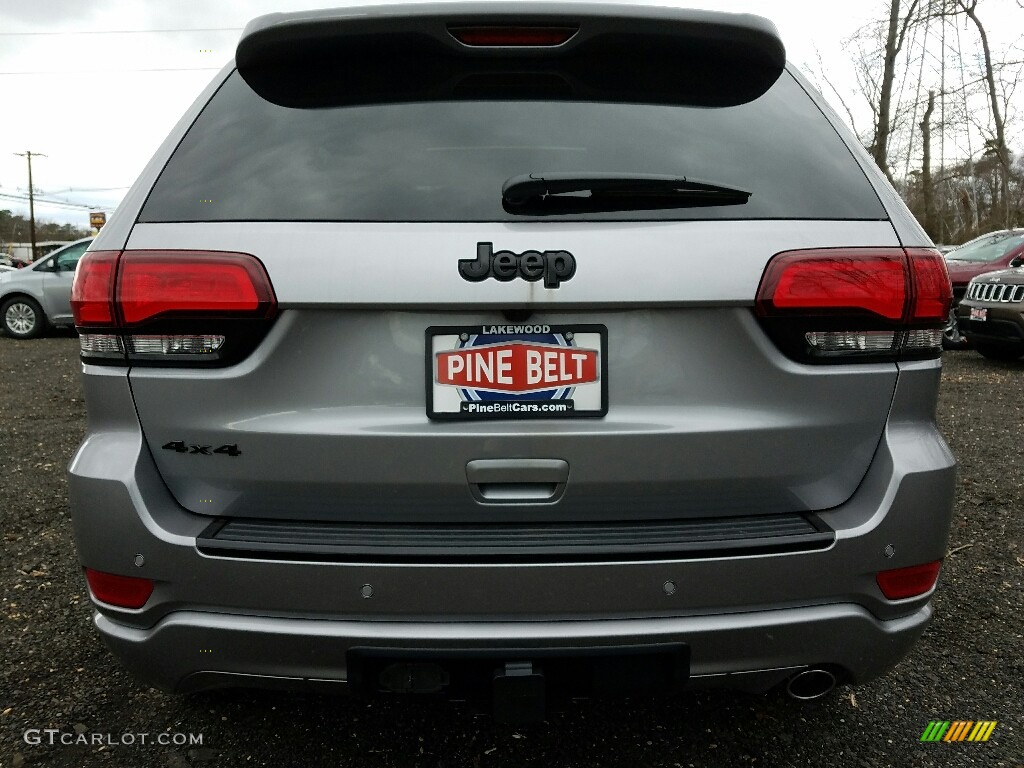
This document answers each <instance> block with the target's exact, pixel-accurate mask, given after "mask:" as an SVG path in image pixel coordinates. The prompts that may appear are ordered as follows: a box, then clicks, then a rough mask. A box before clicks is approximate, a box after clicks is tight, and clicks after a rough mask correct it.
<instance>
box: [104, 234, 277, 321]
mask: <svg viewBox="0 0 1024 768" xmlns="http://www.w3.org/2000/svg"><path fill="white" fill-rule="evenodd" d="M273 300H274V295H273V292H272V291H271V288H270V280H269V279H268V278H267V273H266V272H265V271H264V269H263V266H262V265H261V264H260V263H259V262H258V261H256V259H254V258H253V257H252V256H249V255H248V254H243V253H221V252H216V251H206V252H203V251H199V252H175V251H128V252H126V253H125V255H124V258H123V260H122V263H121V269H120V271H119V272H118V276H117V291H116V302H117V307H118V309H119V310H120V313H121V318H122V320H123V322H124V324H125V325H136V324H138V323H141V322H143V321H146V320H149V319H151V318H156V317H160V316H167V315H175V316H182V315H202V316H204V317H223V316H225V315H239V314H243V315H250V316H260V317H266V316H267V313H268V312H269V311H270V309H271V307H272V305H273Z"/></svg>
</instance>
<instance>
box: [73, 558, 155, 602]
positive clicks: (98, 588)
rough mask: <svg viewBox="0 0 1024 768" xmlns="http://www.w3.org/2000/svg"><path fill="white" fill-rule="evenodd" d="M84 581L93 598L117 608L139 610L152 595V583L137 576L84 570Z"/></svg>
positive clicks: (90, 569)
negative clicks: (87, 584)
mask: <svg viewBox="0 0 1024 768" xmlns="http://www.w3.org/2000/svg"><path fill="white" fill-rule="evenodd" d="M85 580H86V581H87V582H89V590H90V591H91V592H92V594H93V597H95V598H96V599H97V600H99V601H100V602H101V603H108V604H110V605H116V606H117V607H118V608H141V607H142V606H144V605H145V604H146V601H147V600H149V596H150V595H152V594H153V582H152V581H150V580H149V579H141V578H139V577H137V576H118V575H117V574H115V573H104V572H103V571H94V570H93V569H92V568H86V569H85Z"/></svg>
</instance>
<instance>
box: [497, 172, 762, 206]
mask: <svg viewBox="0 0 1024 768" xmlns="http://www.w3.org/2000/svg"><path fill="white" fill-rule="evenodd" d="M749 198H750V192H746V191H744V190H742V189H736V188H735V187H726V186H723V185H722V184H711V183H709V182H706V181H696V180H694V179H687V178H685V177H683V176H662V175H657V174H619V173H531V174H524V175H522V176H513V177H512V178H511V179H509V180H508V181H506V182H505V184H504V185H503V186H502V188H501V200H502V205H503V207H504V208H505V211H506V212H508V213H512V214H519V215H523V216H546V215H552V214H560V213H588V212H601V211H649V210H658V209H662V208H699V207H703V206H712V205H743V204H744V203H746V202H747V200H748V199H749Z"/></svg>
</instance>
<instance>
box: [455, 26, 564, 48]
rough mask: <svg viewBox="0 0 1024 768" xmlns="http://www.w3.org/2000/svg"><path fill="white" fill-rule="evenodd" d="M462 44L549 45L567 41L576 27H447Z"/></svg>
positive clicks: (502, 46)
mask: <svg viewBox="0 0 1024 768" xmlns="http://www.w3.org/2000/svg"><path fill="white" fill-rule="evenodd" d="M448 32H449V33H450V34H451V36H452V37H454V38H455V39H456V40H458V41H459V42H460V43H462V44H463V45H469V46H474V47H488V48H515V47H534V48H536V47H550V46H556V45H562V43H565V42H568V41H569V40H570V39H571V38H572V36H573V35H575V34H576V32H577V28H576V27H449V28H448Z"/></svg>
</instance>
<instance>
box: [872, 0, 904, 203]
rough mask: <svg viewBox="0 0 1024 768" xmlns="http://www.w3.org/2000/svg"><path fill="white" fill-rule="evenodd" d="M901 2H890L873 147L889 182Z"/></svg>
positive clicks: (876, 158)
mask: <svg viewBox="0 0 1024 768" xmlns="http://www.w3.org/2000/svg"><path fill="white" fill-rule="evenodd" d="M899 26H900V0H890V3H889V28H888V34H887V35H886V38H885V60H884V62H883V68H882V87H881V90H879V93H878V122H877V123H876V124H875V140H874V142H873V143H872V145H871V156H872V157H873V158H874V159H875V163H876V164H877V165H878V167H879V168H881V169H882V173H884V174H885V175H886V177H887V178H888V179H889V182H890V183H891V182H892V172H891V171H890V170H889V133H890V132H891V130H892V118H891V117H890V114H889V113H890V109H891V104H892V83H893V80H894V79H895V77H896V54H898V53H899V47H898V46H897V42H898V41H899Z"/></svg>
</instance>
